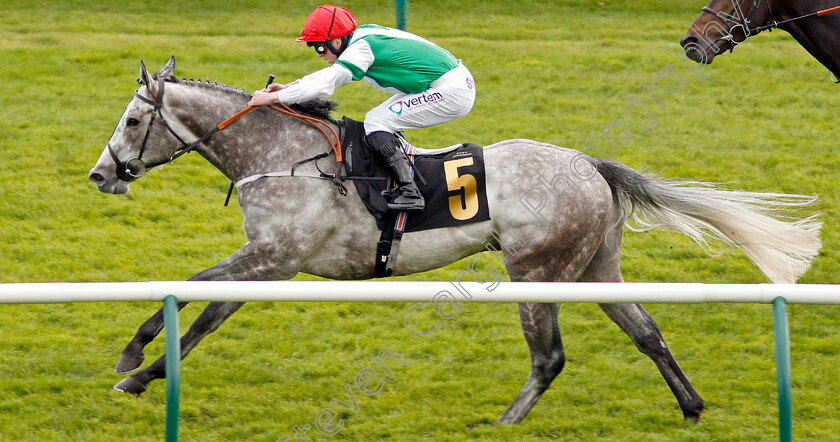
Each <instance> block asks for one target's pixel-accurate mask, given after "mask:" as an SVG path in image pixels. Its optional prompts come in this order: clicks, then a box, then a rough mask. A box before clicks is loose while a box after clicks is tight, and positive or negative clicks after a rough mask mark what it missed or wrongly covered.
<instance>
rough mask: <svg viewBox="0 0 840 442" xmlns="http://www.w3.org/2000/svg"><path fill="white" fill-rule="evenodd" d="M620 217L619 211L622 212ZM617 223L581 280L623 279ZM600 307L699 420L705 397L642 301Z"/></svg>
mask: <svg viewBox="0 0 840 442" xmlns="http://www.w3.org/2000/svg"><path fill="white" fill-rule="evenodd" d="M619 216H620V214H619ZM617 219H619V220H620V222H616V223H614V225H613V226H612V227H611V229H610V230H609V231H608V232H607V234H606V236H605V241H604V242H603V243H602V244H601V246H600V247H599V248H598V251H597V252H596V253H595V256H594V257H593V258H592V261H591V262H590V263H589V266H587V268H586V270H585V271H584V272H583V275H581V277H580V278H579V279H578V281H581V282H624V278H623V277H622V276H621V235H622V230H623V227H624V219H623V218H617ZM601 309H602V310H604V313H606V314H607V316H608V317H609V318H610V319H612V321H613V322H615V323H616V324H617V325H618V326H619V327H621V329H622V330H624V332H625V333H627V335H628V336H629V337H630V339H631V340H633V343H634V344H636V348H638V349H639V351H641V352H642V353H644V354H645V355H647V356H648V357H650V358H651V359H652V360H653V362H654V363H655V364H656V367H657V368H659V372H660V373H662V377H664V378H665V382H667V383H668V386H669V387H671V391H672V392H673V393H674V396H676V398H677V402H678V403H679V404H680V408H681V409H682V412H683V415H684V416H685V418H686V419H693V420H694V421H697V420H699V419H700V413H701V412H702V411H703V399H702V398H701V397H700V395H699V394H697V391H695V390H694V387H692V386H691V383H690V382H689V381H688V378H687V377H686V376H685V373H683V371H682V369H681V368H680V366H679V364H677V361H676V360H675V359H674V356H673V355H672V354H671V351H670V350H669V349H668V346H667V345H665V339H664V338H663V337H662V332H661V331H660V330H659V325H658V324H657V323H656V321H655V320H654V319H653V318H652V317H651V316H650V315H649V314H648V312H647V311H646V310H645V309H644V307H642V306H641V305H639V304H601Z"/></svg>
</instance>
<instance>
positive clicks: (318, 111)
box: [166, 76, 338, 120]
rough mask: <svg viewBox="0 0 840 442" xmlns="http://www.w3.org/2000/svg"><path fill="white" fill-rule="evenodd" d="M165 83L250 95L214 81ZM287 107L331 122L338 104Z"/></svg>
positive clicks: (318, 101)
mask: <svg viewBox="0 0 840 442" xmlns="http://www.w3.org/2000/svg"><path fill="white" fill-rule="evenodd" d="M166 81H168V82H170V83H178V84H182V85H186V86H192V87H197V88H204V89H210V90H213V91H219V92H222V93H224V94H233V95H236V96H238V97H242V98H247V99H250V98H251V94H249V93H248V92H246V91H245V89H242V88H235V87H232V86H228V85H226V84H221V83H219V82H218V81H214V82H212V83H211V82H210V80H206V81H202V80H201V79H200V78H199V79H198V80H194V79H192V78H190V79H189V80H187V79H186V78H182V79H181V80H178V79H177V78H175V77H174V76H173V77H169V78H167V79H166ZM289 107H291V108H292V109H294V110H295V111H297V112H300V113H302V114H304V115H308V116H312V117H315V118H319V119H321V120H332V117H331V116H330V113H331V112H332V111H333V110H335V109H336V108H337V107H338V103H336V102H335V101H332V100H323V99H314V100H309V101H304V102H302V103H296V104H293V105H290V106H289Z"/></svg>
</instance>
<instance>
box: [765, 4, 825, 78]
mask: <svg viewBox="0 0 840 442" xmlns="http://www.w3.org/2000/svg"><path fill="white" fill-rule="evenodd" d="M832 6H837V4H836V2H835V1H834V0H831V1H826V0H822V1H813V2H811V1H807V2H805V1H790V0H786V1H785V0H783V1H776V2H774V5H773V7H774V13H775V15H776V17H774V18H775V19H776V20H778V21H781V20H788V19H791V18H796V17H801V16H803V15H806V14H810V13H812V12H816V11H819V10H823V9H827V8H830V7H832ZM781 28H782V29H784V30H785V31H787V32H788V33H790V35H792V36H793V38H794V39H796V41H797V42H798V43H799V44H800V45H802V47H803V48H805V50H807V51H808V53H810V54H811V55H812V56H813V57H814V58H815V59H817V61H819V62H820V63H822V64H823V66H825V67H826V68H828V70H830V71H831V72H833V73H835V74H837V75H840V49H838V48H840V32H838V29H840V12H834V13H831V14H827V15H824V16H821V17H812V18H806V19H803V20H797V21H794V22H791V23H789V24H787V25H783V26H782V27H781Z"/></svg>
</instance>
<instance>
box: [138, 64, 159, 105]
mask: <svg viewBox="0 0 840 442" xmlns="http://www.w3.org/2000/svg"><path fill="white" fill-rule="evenodd" d="M137 82H138V83H140V84H142V85H144V86H146V90H148V91H149V95H150V96H152V97H156V96H157V88H158V84H157V81H155V80H154V78H152V76H151V74H149V71H147V70H146V64H145V63H143V60H140V78H138V79H137Z"/></svg>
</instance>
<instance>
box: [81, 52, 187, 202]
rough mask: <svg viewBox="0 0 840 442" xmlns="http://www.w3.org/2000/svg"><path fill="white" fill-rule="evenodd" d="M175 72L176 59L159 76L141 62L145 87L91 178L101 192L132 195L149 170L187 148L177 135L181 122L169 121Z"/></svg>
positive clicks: (126, 110)
mask: <svg viewBox="0 0 840 442" xmlns="http://www.w3.org/2000/svg"><path fill="white" fill-rule="evenodd" d="M174 70H175V58H174V57H172V58H170V59H169V62H168V63H166V66H164V67H163V69H161V70H160V71H159V72H158V73H157V74H155V75H150V74H149V72H148V71H147V70H146V66H145V65H144V64H143V62H142V61H141V62H140V78H139V79H138V80H137V81H138V82H139V83H140V84H141V86H140V88H139V89H137V91H135V93H134V99H133V100H131V102H130V103H128V107H126V109H125V112H124V113H123V115H122V118H120V121H119V123H118V124H117V127H116V129H114V134H113V135H112V136H111V139H110V140H109V141H108V145H107V147H106V148H105V150H104V151H102V155H100V156H99V161H97V163H96V166H94V167H93V169H91V171H90V174H89V177H90V180H91V181H93V182H94V183H95V184H96V186H97V187H98V188H99V190H100V191H102V192H105V193H126V192H128V183H130V182H132V181H134V180H136V179H137V178H140V177H141V176H143V174H144V173H145V172H146V169H148V168H151V167H154V166H157V165H160V164H163V163H166V162H168V161H169V160H170V159H171V158H172V156H173V154H175V152H176V150H177V149H178V148H179V147H180V146H182V145H183V141H182V140H181V139H180V138H179V137H178V135H177V134H176V133H177V132H176V131H177V126H178V122H177V120H176V119H174V118H167V116H169V115H171V114H169V113H167V111H166V110H165V109H164V108H163V98H164V91H165V86H166V83H167V82H168V81H173V80H174V78H175V77H174V76H173V71H174ZM181 133H184V132H181Z"/></svg>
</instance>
